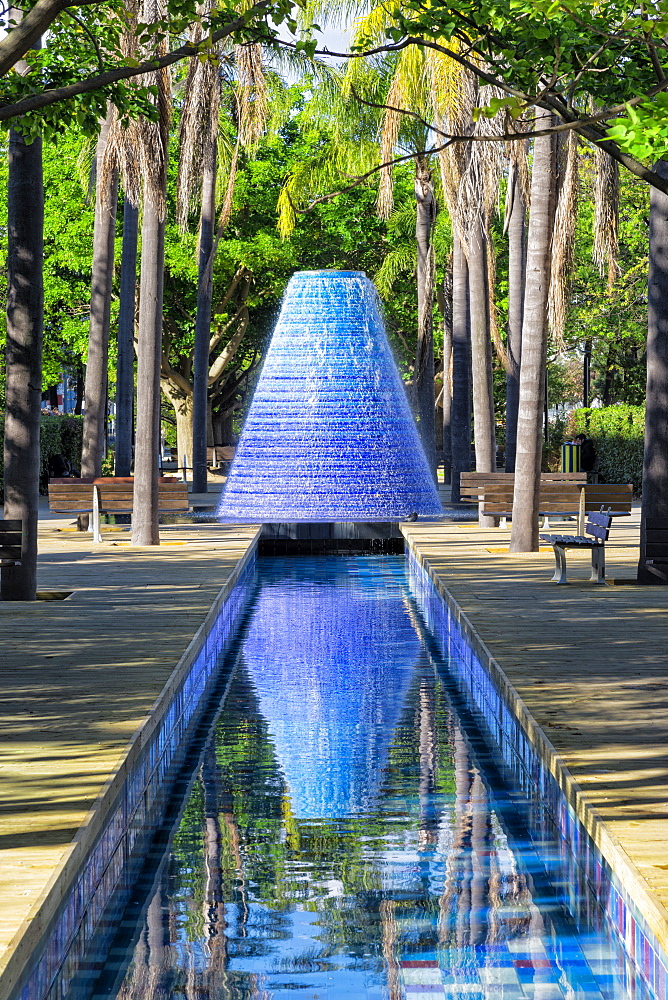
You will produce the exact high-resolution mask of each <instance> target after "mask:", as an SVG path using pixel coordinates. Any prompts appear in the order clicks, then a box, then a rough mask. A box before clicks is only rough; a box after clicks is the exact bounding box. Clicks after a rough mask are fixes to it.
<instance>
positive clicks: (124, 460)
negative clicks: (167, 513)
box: [114, 198, 139, 476]
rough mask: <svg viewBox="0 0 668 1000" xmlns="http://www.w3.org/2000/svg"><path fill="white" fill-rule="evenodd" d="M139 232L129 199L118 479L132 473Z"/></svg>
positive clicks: (119, 370)
mask: <svg viewBox="0 0 668 1000" xmlns="http://www.w3.org/2000/svg"><path fill="white" fill-rule="evenodd" d="M138 230H139V208H138V206H136V205H133V204H132V203H131V202H130V201H129V200H128V199H127V198H126V199H125V202H124V204H123V251H122V256H121V283H120V296H119V298H120V302H119V311H118V362H117V367H116V452H115V456H114V459H115V461H114V472H115V473H116V475H117V476H129V475H130V472H131V470H132V425H133V417H134V397H135V350H134V335H135V296H136V285H137V236H138Z"/></svg>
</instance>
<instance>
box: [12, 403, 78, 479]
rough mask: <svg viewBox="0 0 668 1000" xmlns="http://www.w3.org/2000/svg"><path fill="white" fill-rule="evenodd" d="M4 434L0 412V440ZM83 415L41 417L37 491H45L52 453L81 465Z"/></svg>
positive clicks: (76, 465)
mask: <svg viewBox="0 0 668 1000" xmlns="http://www.w3.org/2000/svg"><path fill="white" fill-rule="evenodd" d="M4 436H5V415H4V413H3V414H0V441H1V440H3V439H4ZM82 441H83V417H72V416H67V417H47V416H43V417H42V418H41V430H40V471H39V491H40V493H46V492H47V486H48V482H49V460H50V458H51V456H52V455H63V456H64V458H66V459H68V461H70V462H71V463H72V465H74V466H75V467H76V468H77V469H78V468H80V467H81V444H82ZM2 452H3V449H2V448H0V496H2V495H3V494H4V468H3V454H2Z"/></svg>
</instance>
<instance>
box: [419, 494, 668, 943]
mask: <svg viewBox="0 0 668 1000" xmlns="http://www.w3.org/2000/svg"><path fill="white" fill-rule="evenodd" d="M566 530H568V529H566ZM404 533H405V534H406V535H407V536H409V537H410V539H411V540H412V541H413V542H414V544H415V545H416V546H417V548H418V549H419V550H420V552H421V553H422V554H423V555H424V556H425V557H426V558H427V560H428V561H429V563H430V564H431V566H432V567H433V568H434V569H435V570H436V571H437V573H438V575H439V576H440V578H441V579H442V582H443V583H444V585H445V587H446V588H447V589H448V590H449V591H450V593H451V594H452V596H453V597H454V598H455V600H456V601H457V603H458V604H459V606H460V607H461V608H462V610H463V611H464V612H465V614H466V615H467V616H468V618H469V620H470V622H471V623H472V625H473V626H474V627H475V629H476V630H477V632H478V634H479V635H480V637H481V638H482V639H483V641H484V642H485V643H486V645H487V647H488V648H489V650H490V652H491V653H492V655H493V656H494V657H495V658H496V660H497V662H498V663H499V664H500V666H501V667H502V669H503V670H504V671H505V673H506V675H507V677H508V678H509V680H510V682H511V683H512V684H513V686H514V687H515V689H516V690H517V692H518V693H519V695H520V697H521V698H522V700H523V701H524V703H525V704H526V706H527V707H528V709H529V711H530V712H531V714H532V715H533V717H534V719H535V720H536V721H537V722H538V723H539V725H540V726H541V727H542V728H543V730H544V732H545V733H546V734H547V736H548V738H549V740H550V741H551V743H552V745H553V746H554V747H555V749H556V750H557V752H558V753H559V754H560V755H561V756H562V757H563V758H564V760H565V761H566V764H567V766H568V768H569V769H570V771H571V773H572V775H573V776H574V778H575V779H576V781H577V782H578V783H579V785H580V786H581V788H582V789H584V790H585V792H586V795H587V797H588V798H589V800H590V801H591V802H592V803H593V804H594V805H595V807H596V809H597V810H598V812H599V814H600V816H601V817H602V818H603V819H604V821H605V823H606V824H607V826H608V827H609V829H610V830H611V831H612V833H613V835H614V836H615V837H616V838H617V839H618V841H619V843H620V845H621V847H622V849H623V851H624V852H626V854H627V856H628V857H629V858H630V859H631V861H632V862H633V864H634V865H635V867H636V869H637V871H638V872H639V873H640V875H641V876H642V879H643V880H644V883H645V886H644V887H643V886H641V888H645V887H649V889H650V890H651V891H652V894H653V896H654V899H655V900H656V901H658V903H659V911H661V908H663V918H664V922H665V927H664V930H665V933H664V935H663V943H664V946H665V945H668V618H667V612H668V588H666V587H660V586H659V587H639V586H637V585H635V584H633V583H632V582H631V581H633V578H634V576H635V570H636V563H637V559H638V538H639V513H638V511H634V514H633V515H632V517H631V518H629V519H626V518H623V519H622V518H619V519H616V520H615V522H614V524H613V527H612V531H611V538H610V542H609V543H608V545H607V546H606V553H607V559H606V562H607V572H608V576H609V578H611V582H614V585H613V586H607V587H601V586H596V585H594V584H590V583H588V582H587V577H588V575H589V570H590V565H591V563H590V556H589V554H588V553H578V552H573V551H569V552H568V554H567V560H568V568H569V579H572V582H571V583H569V584H568V585H567V586H556V585H555V584H552V583H550V582H549V580H550V577H551V575H552V571H553V568H554V557H553V555H552V550H551V549H550V550H549V551H547V552H541V553H535V554H529V555H522V556H518V555H510V554H508V552H507V546H508V541H509V538H510V533H509V532H507V531H500V530H498V529H496V530H493V529H492V530H486V529H481V528H479V527H478V526H477V524H456V523H447V522H446V523H444V524H420V523H417V524H415V525H407V526H405V532H404ZM504 549H505V551H503V550H504Z"/></svg>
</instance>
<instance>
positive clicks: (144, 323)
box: [132, 191, 165, 545]
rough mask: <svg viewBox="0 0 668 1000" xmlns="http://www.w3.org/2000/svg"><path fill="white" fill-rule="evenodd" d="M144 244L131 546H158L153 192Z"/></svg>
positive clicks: (158, 324)
mask: <svg viewBox="0 0 668 1000" xmlns="http://www.w3.org/2000/svg"><path fill="white" fill-rule="evenodd" d="M141 242H142V247H141V273H140V279H139V333H138V338H137V439H136V448H135V481H134V500H133V506H132V544H133V545H159V544H160V535H159V531H158V451H159V448H160V368H161V362H162V294H163V278H164V259H165V223H164V221H163V220H162V219H161V218H160V213H159V212H158V210H157V209H156V207H155V205H154V203H153V200H152V199H151V197H149V192H148V191H145V196H144V219H143V223H142V236H141Z"/></svg>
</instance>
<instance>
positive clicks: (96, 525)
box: [90, 485, 102, 542]
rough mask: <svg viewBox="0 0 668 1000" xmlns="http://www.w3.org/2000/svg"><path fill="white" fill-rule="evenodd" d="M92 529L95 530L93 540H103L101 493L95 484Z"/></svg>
mask: <svg viewBox="0 0 668 1000" xmlns="http://www.w3.org/2000/svg"><path fill="white" fill-rule="evenodd" d="M90 530H91V531H92V532H93V541H94V542H101V541H102V533H101V531H100V493H99V491H98V488H97V486H95V485H93V516H92V517H91V519H90Z"/></svg>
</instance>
